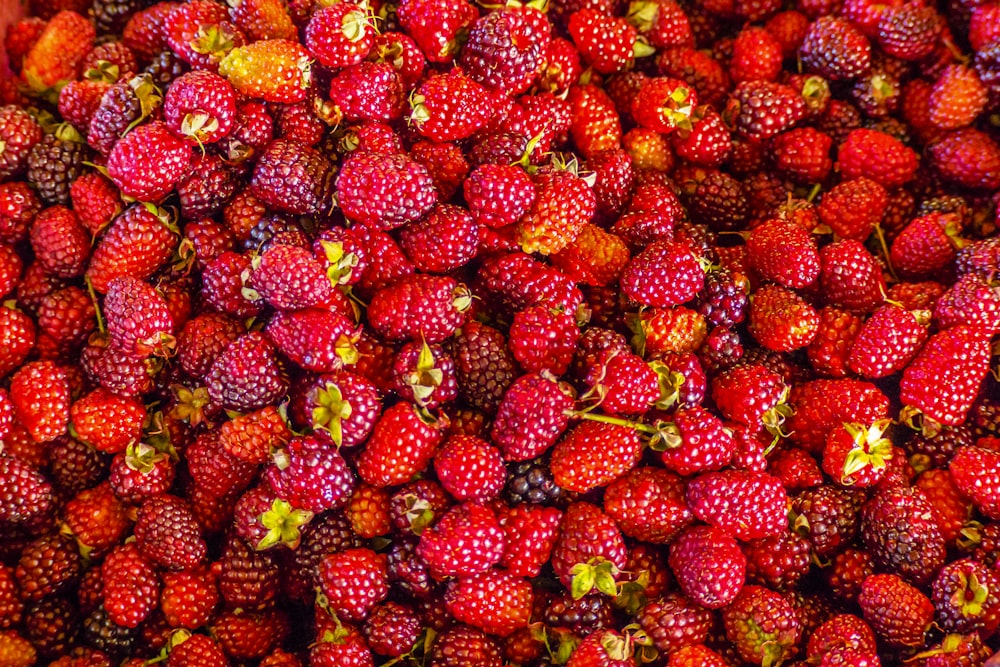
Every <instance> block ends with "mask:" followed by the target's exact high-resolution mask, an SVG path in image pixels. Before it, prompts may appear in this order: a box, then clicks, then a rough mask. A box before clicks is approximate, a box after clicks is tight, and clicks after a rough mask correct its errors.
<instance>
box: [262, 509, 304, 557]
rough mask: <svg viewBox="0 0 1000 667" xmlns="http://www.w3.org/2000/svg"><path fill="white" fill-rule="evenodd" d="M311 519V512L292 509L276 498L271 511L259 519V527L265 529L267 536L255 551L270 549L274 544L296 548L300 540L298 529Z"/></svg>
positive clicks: (300, 535)
mask: <svg viewBox="0 0 1000 667" xmlns="http://www.w3.org/2000/svg"><path fill="white" fill-rule="evenodd" d="M312 518H313V513H312V512H309V511H307V510H299V509H294V508H293V507H292V506H291V504H289V502H288V501H287V500H282V499H280V498H276V499H275V500H274V501H273V502H272V503H271V509H269V510H268V511H266V512H264V513H263V514H261V515H260V517H259V521H260V523H261V525H263V526H264V527H265V528H267V535H265V536H264V537H263V538H262V539H261V540H260V542H258V543H257V550H258V551H263V550H264V549H270V548H271V547H273V546H275V545H276V544H284V545H286V546H288V547H289V548H291V549H294V548H296V547H298V545H299V540H300V539H302V534H301V532H300V531H299V529H300V528H301V527H302V526H304V525H306V524H307V523H309V522H310V521H312Z"/></svg>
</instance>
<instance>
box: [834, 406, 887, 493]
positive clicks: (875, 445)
mask: <svg viewBox="0 0 1000 667" xmlns="http://www.w3.org/2000/svg"><path fill="white" fill-rule="evenodd" d="M891 423H892V422H891V421H890V420H888V419H881V420H879V421H877V422H875V423H874V424H872V425H871V426H870V427H868V428H865V427H864V426H861V425H859V424H844V430H845V431H847V433H848V435H850V436H851V438H852V439H853V440H854V447H853V448H852V449H851V451H850V452H848V454H847V459H846V460H845V461H844V475H843V478H842V481H848V480H849V479H850V477H851V475H853V474H855V473H857V472H860V471H861V470H864V469H865V468H866V467H868V466H871V467H872V469H873V470H882V469H883V468H885V466H886V464H887V463H888V461H889V459H890V458H891V457H892V442H890V441H889V439H888V438H886V437H885V435H884V434H885V430H886V429H887V428H889V425H890V424H891Z"/></svg>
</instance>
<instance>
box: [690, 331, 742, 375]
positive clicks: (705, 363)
mask: <svg viewBox="0 0 1000 667" xmlns="http://www.w3.org/2000/svg"><path fill="white" fill-rule="evenodd" d="M742 357H743V343H742V342H741V341H740V335H739V334H738V333H736V332H735V331H733V330H732V329H730V328H728V327H722V326H718V327H715V328H714V329H712V331H711V332H710V333H709V334H708V336H707V337H706V338H705V342H704V343H702V344H701V347H700V348H698V360H699V361H700V362H701V366H702V368H704V370H705V372H706V373H708V374H709V375H715V374H717V373H719V372H720V371H723V370H725V369H727V368H732V367H733V366H735V365H736V364H737V363H739V361H740V359H741V358H742Z"/></svg>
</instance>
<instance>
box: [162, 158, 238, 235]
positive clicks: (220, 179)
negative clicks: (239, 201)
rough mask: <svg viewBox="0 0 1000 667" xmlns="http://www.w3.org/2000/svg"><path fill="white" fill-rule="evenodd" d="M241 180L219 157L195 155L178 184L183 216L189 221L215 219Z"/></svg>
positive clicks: (234, 192)
mask: <svg viewBox="0 0 1000 667" xmlns="http://www.w3.org/2000/svg"><path fill="white" fill-rule="evenodd" d="M238 185H239V179H238V178H237V176H236V174H235V172H234V171H233V170H232V169H231V168H230V167H229V166H228V165H226V163H224V162H223V161H222V160H221V159H220V158H219V157H218V156H217V155H214V154H212V153H205V154H204V155H201V154H197V153H196V154H195V157H194V159H193V160H192V161H191V167H190V168H189V169H188V172H187V174H185V175H184V177H183V178H181V180H180V181H179V182H178V183H177V196H178V197H179V198H180V201H181V216H182V217H184V218H186V219H188V220H196V219H198V218H207V217H211V216H214V215H215V214H217V213H219V212H220V211H221V210H222V207H223V206H225V205H226V204H227V203H229V200H230V199H232V197H233V195H234V194H236V188H237V186H238Z"/></svg>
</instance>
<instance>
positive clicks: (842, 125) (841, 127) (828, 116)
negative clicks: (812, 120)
mask: <svg viewBox="0 0 1000 667" xmlns="http://www.w3.org/2000/svg"><path fill="white" fill-rule="evenodd" d="M859 127H861V112H860V111H859V110H858V108H857V107H856V106H854V105H853V104H851V103H850V102H847V101H845V100H836V99H834V100H830V103H829V104H828V105H827V107H826V110H825V111H824V112H823V115H822V116H820V117H819V119H818V120H817V122H816V129H818V130H820V131H822V132H825V133H827V134H829V135H830V138H831V139H833V143H834V144H835V145H837V146H839V145H840V144H842V143H843V142H844V140H845V139H847V135H848V134H850V133H851V132H852V131H853V130H856V129H858V128H859Z"/></svg>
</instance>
